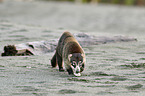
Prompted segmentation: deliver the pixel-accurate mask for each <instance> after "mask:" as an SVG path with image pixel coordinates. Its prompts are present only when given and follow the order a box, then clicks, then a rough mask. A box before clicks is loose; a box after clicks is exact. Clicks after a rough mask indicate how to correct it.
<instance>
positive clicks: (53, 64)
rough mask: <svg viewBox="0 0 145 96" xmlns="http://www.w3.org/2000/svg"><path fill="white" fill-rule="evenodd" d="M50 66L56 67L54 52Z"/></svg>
mask: <svg viewBox="0 0 145 96" xmlns="http://www.w3.org/2000/svg"><path fill="white" fill-rule="evenodd" d="M51 66H52V67H56V66H57V62H56V53H55V54H54V56H53V57H52V59H51Z"/></svg>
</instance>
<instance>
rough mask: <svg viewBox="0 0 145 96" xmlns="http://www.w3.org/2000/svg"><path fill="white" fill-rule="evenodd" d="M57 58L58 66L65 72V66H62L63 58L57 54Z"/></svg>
mask: <svg viewBox="0 0 145 96" xmlns="http://www.w3.org/2000/svg"><path fill="white" fill-rule="evenodd" d="M56 58H57V64H58V67H59V71H60V72H62V71H64V69H63V65H62V57H61V56H60V55H59V54H58V53H57V52H56Z"/></svg>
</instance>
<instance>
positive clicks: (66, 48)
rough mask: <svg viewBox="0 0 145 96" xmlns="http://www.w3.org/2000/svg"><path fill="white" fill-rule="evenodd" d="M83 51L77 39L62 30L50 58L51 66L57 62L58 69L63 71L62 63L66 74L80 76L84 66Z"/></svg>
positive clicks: (54, 65)
mask: <svg viewBox="0 0 145 96" xmlns="http://www.w3.org/2000/svg"><path fill="white" fill-rule="evenodd" d="M85 61H86V59H85V53H84V50H83V49H82V47H81V46H80V44H79V43H78V41H77V40H76V39H75V38H74V36H73V35H72V34H71V33H69V32H64V33H63V34H62V36H61V37H60V39H59V41H58V45H57V47H56V52H55V54H54V56H53V57H52V59H51V65H52V67H56V66H57V64H58V67H59V71H64V69H63V63H64V65H65V69H66V70H67V72H68V74H70V75H71V74H72V75H75V76H81V74H80V73H81V72H82V71H83V70H84V67H85Z"/></svg>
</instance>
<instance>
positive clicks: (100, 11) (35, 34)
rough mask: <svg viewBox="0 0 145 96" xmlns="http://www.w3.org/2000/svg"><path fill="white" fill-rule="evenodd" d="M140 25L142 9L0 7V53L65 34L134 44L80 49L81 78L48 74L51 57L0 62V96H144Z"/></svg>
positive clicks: (39, 5)
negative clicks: (129, 39)
mask: <svg viewBox="0 0 145 96" xmlns="http://www.w3.org/2000/svg"><path fill="white" fill-rule="evenodd" d="M143 20H145V11H144V7H143V8H142V7H124V6H110V5H107V6H106V5H75V4H69V3H53V2H50V3H48V2H38V1H37V2H17V1H15V2H11V1H6V2H3V3H1V4H0V53H2V52H3V47H4V46H5V45H8V44H20V43H25V42H33V41H42V40H51V39H58V38H59V37H60V35H61V34H62V32H64V31H65V30H69V31H70V32H71V33H78V32H85V33H88V34H91V35H95V36H115V35H125V36H131V37H135V38H137V39H138V41H137V42H125V43H123V42H122V43H109V44H101V45H92V46H88V47H84V50H85V52H86V57H87V64H86V68H85V71H84V72H83V73H82V76H81V77H72V76H69V75H68V74H67V72H58V68H54V69H53V68H51V66H50V59H51V57H52V56H53V54H54V53H53V52H51V53H48V54H42V55H36V56H23V57H0V94H1V96H49V95H51V96H59V95H60V96H61V95H76V96H79V95H85V96H90V95H91V96H92V95H95V96H101V95H102V96H144V95H145V76H144V75H145V71H144V69H145V57H144V54H145V51H144V49H145V48H144V47H145V44H144V42H145V39H144V36H145V32H144V31H145V28H144V26H143V25H145V24H144V23H145V22H143ZM70 22H71V23H70Z"/></svg>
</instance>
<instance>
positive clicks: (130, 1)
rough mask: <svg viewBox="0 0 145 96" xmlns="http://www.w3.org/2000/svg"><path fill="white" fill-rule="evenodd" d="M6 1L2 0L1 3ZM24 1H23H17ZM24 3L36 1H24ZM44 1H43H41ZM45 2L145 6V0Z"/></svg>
mask: <svg viewBox="0 0 145 96" xmlns="http://www.w3.org/2000/svg"><path fill="white" fill-rule="evenodd" d="M2 1H5V0H0V2H2ZM17 1H22V0H17ZM23 1H35V0H23ZM39 1H42V0H39ZM43 1H69V2H75V3H93V4H95V3H105V4H120V5H137V6H143V5H145V0H43Z"/></svg>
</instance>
